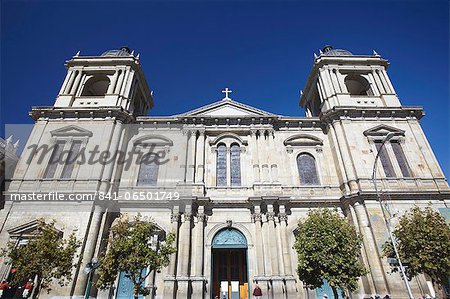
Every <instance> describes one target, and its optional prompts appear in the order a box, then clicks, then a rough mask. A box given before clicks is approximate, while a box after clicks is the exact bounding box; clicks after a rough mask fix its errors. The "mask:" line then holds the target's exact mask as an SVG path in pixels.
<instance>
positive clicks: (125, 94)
mask: <svg viewBox="0 0 450 299" xmlns="http://www.w3.org/2000/svg"><path fill="white" fill-rule="evenodd" d="M66 68H67V75H66V78H65V80H64V82H63V85H62V87H61V90H60V91H59V94H58V96H57V98H56V102H55V105H54V106H55V107H58V108H65V107H71V108H93V107H122V108H123V109H124V110H125V111H128V112H130V113H132V114H133V115H136V116H138V115H146V114H147V113H148V111H149V109H150V108H152V107H153V97H152V93H151V91H150V89H149V87H148V85H147V81H146V80H145V76H144V73H143V71H142V68H141V65H140V62H139V55H137V56H134V52H132V51H131V50H130V49H129V48H128V47H121V48H120V49H118V50H108V51H105V52H104V53H103V54H102V55H100V56H80V54H79V52H78V53H77V54H76V55H75V56H74V57H73V58H72V59H71V60H69V61H67V62H66Z"/></svg>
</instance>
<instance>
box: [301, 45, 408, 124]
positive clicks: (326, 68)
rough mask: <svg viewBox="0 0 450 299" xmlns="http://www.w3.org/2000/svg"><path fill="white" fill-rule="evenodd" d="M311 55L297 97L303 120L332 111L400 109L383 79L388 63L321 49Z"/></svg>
mask: <svg viewBox="0 0 450 299" xmlns="http://www.w3.org/2000/svg"><path fill="white" fill-rule="evenodd" d="M314 55H315V59H314V65H313V68H312V70H311V72H310V74H309V76H308V81H307V82H306V85H305V88H304V90H303V92H302V94H301V97H300V106H301V107H302V108H304V109H305V111H306V116H309V117H312V116H319V115H320V114H321V113H325V112H326V111H329V110H331V109H333V108H334V107H339V106H341V107H359V108H368V107H369V108H370V107H400V101H399V99H398V96H397V94H396V92H395V90H394V87H393V86H392V83H391V81H390V79H389V76H388V75H387V72H386V70H387V68H388V66H389V63H388V61H387V60H385V59H383V58H382V57H381V56H380V55H378V53H376V52H375V51H374V53H373V55H354V54H352V53H351V52H349V51H347V50H343V49H334V48H333V47H332V46H325V47H324V48H323V49H322V50H320V55H319V56H317V55H316V54H314Z"/></svg>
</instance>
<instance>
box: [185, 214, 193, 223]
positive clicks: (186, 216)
mask: <svg viewBox="0 0 450 299" xmlns="http://www.w3.org/2000/svg"><path fill="white" fill-rule="evenodd" d="M191 219H192V213H190V212H185V213H184V221H185V222H189V221H191Z"/></svg>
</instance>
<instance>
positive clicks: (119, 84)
mask: <svg viewBox="0 0 450 299" xmlns="http://www.w3.org/2000/svg"><path fill="white" fill-rule="evenodd" d="M118 72H119V73H120V74H119V77H118V78H117V81H116V86H114V94H118V93H120V90H121V89H122V85H123V80H124V76H125V71H124V70H119V71H118Z"/></svg>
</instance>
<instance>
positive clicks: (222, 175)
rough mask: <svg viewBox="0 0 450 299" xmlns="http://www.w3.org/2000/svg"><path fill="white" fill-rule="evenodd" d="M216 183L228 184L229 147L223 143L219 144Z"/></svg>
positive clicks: (220, 184)
mask: <svg viewBox="0 0 450 299" xmlns="http://www.w3.org/2000/svg"><path fill="white" fill-rule="evenodd" d="M216 185H217V186H226V185H227V147H226V146H225V144H223V143H222V144H219V145H218V146H217V162H216Z"/></svg>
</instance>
